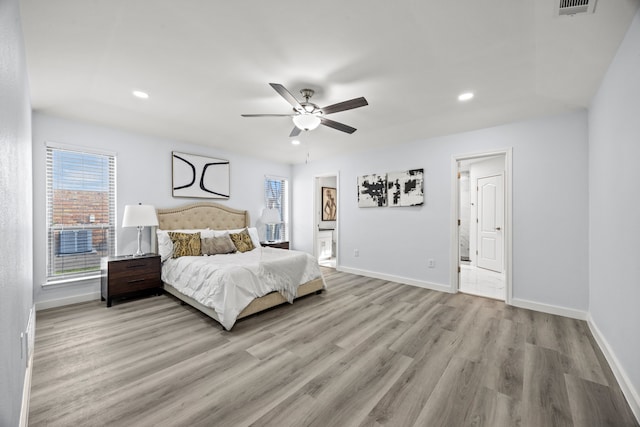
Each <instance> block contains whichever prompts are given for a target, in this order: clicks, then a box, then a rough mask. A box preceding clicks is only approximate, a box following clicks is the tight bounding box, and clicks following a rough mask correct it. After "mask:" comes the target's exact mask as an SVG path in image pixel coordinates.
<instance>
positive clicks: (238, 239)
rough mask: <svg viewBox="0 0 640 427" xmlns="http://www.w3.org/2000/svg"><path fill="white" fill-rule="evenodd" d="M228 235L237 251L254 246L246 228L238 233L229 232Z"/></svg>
mask: <svg viewBox="0 0 640 427" xmlns="http://www.w3.org/2000/svg"><path fill="white" fill-rule="evenodd" d="M229 237H231V240H233V244H234V245H236V249H238V252H248V251H252V250H253V249H254V248H255V246H253V242H252V241H251V235H249V231H248V230H247V229H246V228H245V229H244V230H242V231H241V232H239V233H232V234H229Z"/></svg>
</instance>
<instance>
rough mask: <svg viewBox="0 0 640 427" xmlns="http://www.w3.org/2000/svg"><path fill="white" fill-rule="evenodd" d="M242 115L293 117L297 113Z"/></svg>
mask: <svg viewBox="0 0 640 427" xmlns="http://www.w3.org/2000/svg"><path fill="white" fill-rule="evenodd" d="M240 115H241V116H242V117H293V116H295V114H240Z"/></svg>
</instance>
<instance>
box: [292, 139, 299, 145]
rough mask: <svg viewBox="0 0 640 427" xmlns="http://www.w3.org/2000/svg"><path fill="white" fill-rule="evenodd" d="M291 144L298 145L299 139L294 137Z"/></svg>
mask: <svg viewBox="0 0 640 427" xmlns="http://www.w3.org/2000/svg"><path fill="white" fill-rule="evenodd" d="M291 144H293V145H300V141H298V140H297V139H294V140H293V141H291Z"/></svg>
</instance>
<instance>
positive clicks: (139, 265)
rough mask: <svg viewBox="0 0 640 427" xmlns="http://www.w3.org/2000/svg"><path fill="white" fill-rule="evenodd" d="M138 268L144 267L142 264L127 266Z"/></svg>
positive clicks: (128, 266)
mask: <svg viewBox="0 0 640 427" xmlns="http://www.w3.org/2000/svg"><path fill="white" fill-rule="evenodd" d="M138 267H144V264H133V265H127V268H138Z"/></svg>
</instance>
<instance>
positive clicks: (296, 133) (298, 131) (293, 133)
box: [289, 126, 302, 136]
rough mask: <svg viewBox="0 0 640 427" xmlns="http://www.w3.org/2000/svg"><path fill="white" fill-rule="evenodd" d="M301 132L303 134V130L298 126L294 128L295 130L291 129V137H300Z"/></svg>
mask: <svg viewBox="0 0 640 427" xmlns="http://www.w3.org/2000/svg"><path fill="white" fill-rule="evenodd" d="M300 132H302V130H301V129H300V128H299V127H298V126H294V127H293V129H291V133H290V134H289V136H298V135H300Z"/></svg>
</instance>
